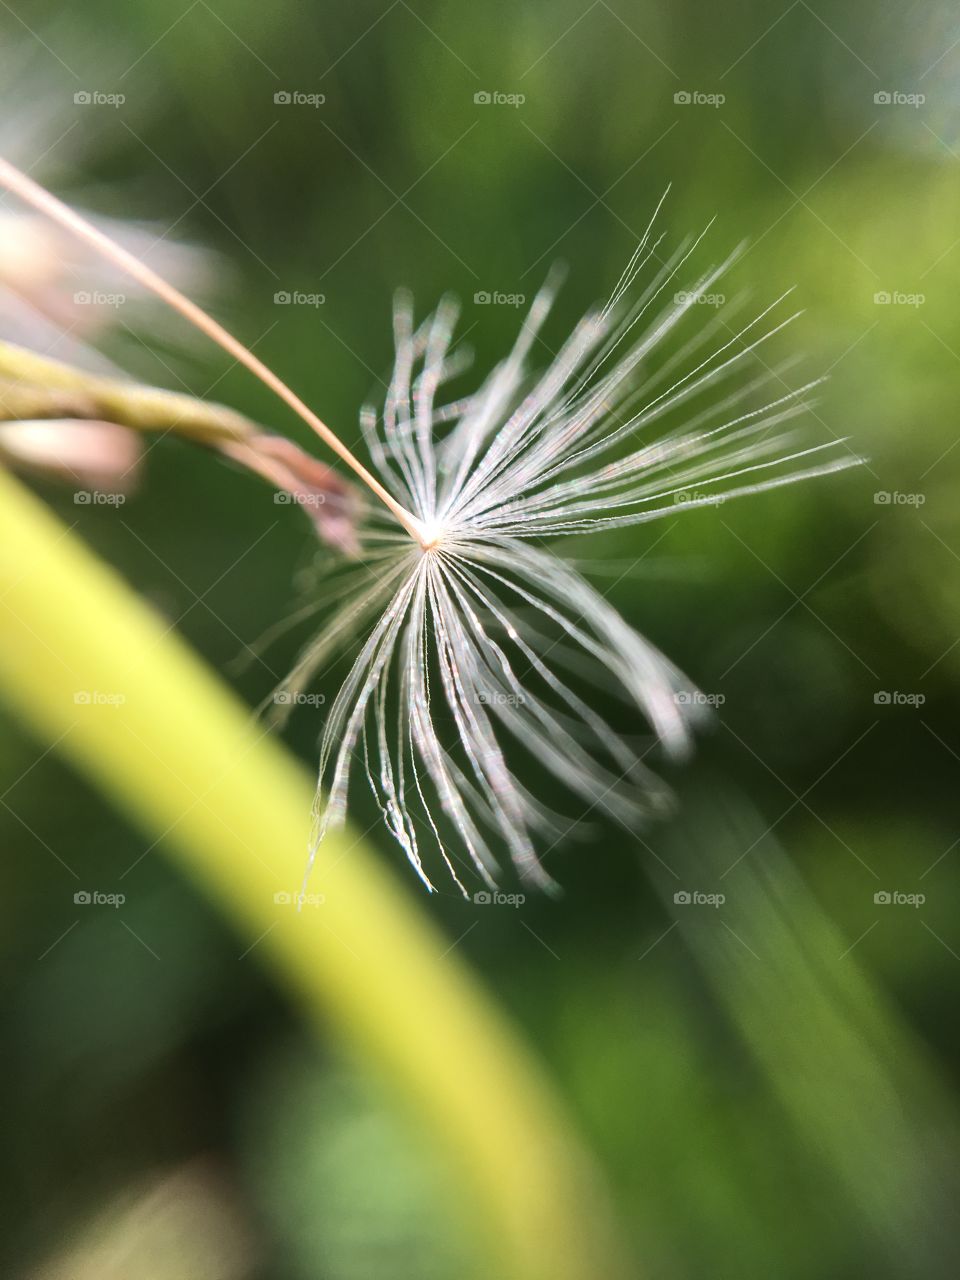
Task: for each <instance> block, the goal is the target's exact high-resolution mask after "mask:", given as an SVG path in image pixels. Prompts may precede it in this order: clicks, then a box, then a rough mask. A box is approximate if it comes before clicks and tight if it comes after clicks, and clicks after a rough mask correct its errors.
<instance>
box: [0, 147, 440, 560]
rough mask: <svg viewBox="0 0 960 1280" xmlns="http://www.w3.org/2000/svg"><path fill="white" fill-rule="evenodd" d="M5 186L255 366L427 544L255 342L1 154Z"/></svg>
mask: <svg viewBox="0 0 960 1280" xmlns="http://www.w3.org/2000/svg"><path fill="white" fill-rule="evenodd" d="M0 186H4V187H6V188H7V190H8V191H12V192H13V194H14V195H16V196H19V198H20V199H21V200H23V201H25V202H26V203H27V204H29V205H30V206H31V207H32V208H34V209H36V210H37V211H38V212H40V213H43V214H46V216H47V217H49V218H51V219H52V220H53V221H54V222H56V223H58V225H59V226H61V227H64V228H65V229H66V230H67V231H70V232H72V233H73V234H74V235H75V236H77V237H78V238H79V239H81V240H83V241H84V242H85V243H87V244H88V245H90V246H91V247H92V248H93V249H95V250H96V251H97V253H99V254H101V255H102V256H103V257H104V258H106V259H107V260H108V261H110V262H112V263H114V265H115V266H118V267H120V268H121V269H122V270H124V271H126V272H127V274H128V275H130V276H131V277H132V278H133V279H134V280H136V281H137V282H138V283H139V284H141V285H143V287H144V288H145V289H148V290H149V291H150V292H151V293H154V294H156V295H157V297H158V298H161V299H162V300H163V301H164V302H166V303H167V305H168V306H170V307H172V308H173V310H174V311H178V312H179V313H180V315H182V316H183V317H184V319H186V320H189V321H190V323H191V324H192V325H194V326H195V327H196V328H197V329H199V330H200V331H201V332H202V333H205V334H206V335H207V337H208V338H210V339H211V340H212V341H213V342H216V343H217V344H218V345H219V346H221V347H222V348H223V349H224V351H226V352H227V353H228V354H229V355H231V356H233V358H234V359H235V360H236V361H237V362H238V363H239V364H242V365H244V366H245V367H246V368H247V369H249V370H250V372H251V373H252V374H254V375H255V376H256V377H257V378H259V379H260V381H261V382H263V383H264V384H265V385H266V386H268V387H269V388H270V390H271V391H272V392H273V393H274V394H275V395H277V396H279V398H280V399H281V400H283V401H284V403H285V404H288V405H289V406H290V408H291V409H293V411H294V412H295V413H296V414H298V415H299V416H300V417H301V418H302V419H303V420H304V422H306V423H307V424H308V425H309V426H310V427H312V428H313V430H314V431H315V432H316V433H317V435H318V436H319V437H320V439H321V440H323V442H324V443H325V444H326V445H327V446H328V447H329V448H330V449H332V450H333V451H334V453H336V454H337V456H338V457H340V458H341V459H342V460H343V461H344V462H345V463H346V464H347V466H348V467H350V468H351V469H352V470H353V471H354V472H356V474H357V475H358V476H359V477H360V479H361V480H362V481H363V483H364V484H365V485H367V486H368V487H369V488H370V489H371V490H372V491H373V492H374V493H375V494H376V495H377V497H378V498H379V499H380V500H381V502H383V503H384V505H385V506H386V507H387V508H388V510H389V511H390V512H392V514H393V515H394V516H395V517H396V518H397V520H398V521H399V522H400V524H401V525H402V526H403V528H404V529H406V531H407V533H409V534H410V536H411V537H412V538H414V539H415V540H416V541H417V542H419V543H420V544H421V546H425V545H426V542H427V541H429V539H426V540H425V534H424V530H423V527H422V525H421V523H420V521H419V520H418V519H417V517H416V516H415V515H413V514H412V512H410V511H408V510H407V509H406V507H403V506H401V505H400V503H399V502H397V500H396V498H394V497H393V495H392V494H390V493H388V491H387V490H386V489H385V488H384V487H383V485H382V484H381V483H380V481H379V480H378V479H377V478H376V476H374V475H373V474H372V473H371V472H370V471H368V470H367V468H366V467H365V466H364V465H363V463H362V462H361V461H360V459H359V458H358V457H356V456H355V454H353V453H352V452H351V451H350V450H349V449H348V448H347V446H346V445H345V444H344V443H343V441H342V440H341V439H340V437H339V436H338V435H337V434H336V433H335V432H334V431H332V430H331V429H330V427H328V426H327V425H326V423H325V422H322V421H321V420H320V418H318V417H317V415H316V414H315V413H314V412H313V410H312V409H311V408H309V407H308V405H306V404H305V403H304V401H303V400H301V399H300V397H299V396H298V395H297V394H296V392H295V391H292V390H291V388H290V387H288V386H287V384H286V383H285V382H284V381H283V379H282V378H279V377H278V376H277V375H276V374H275V373H274V372H273V370H272V369H269V368H268V367H267V366H266V365H265V364H264V363H263V361H262V360H259V359H258V358H257V357H256V356H255V355H254V354H253V352H252V351H250V350H249V348H247V347H245V346H244V345H243V343H242V342H240V341H239V339H237V338H235V337H234V336H233V334H232V333H229V332H228V331H227V330H226V329H225V328H224V327H223V325H221V324H219V323H218V322H217V321H216V320H214V319H213V317H212V316H209V315H207V313H206V312H205V311H204V310H203V308H202V307H198V306H197V304H196V303H195V302H191V301H190V299H189V298H188V297H186V296H185V295H184V294H182V293H181V292H180V290H179V289H175V288H174V286H173V285H172V284H169V283H168V282H167V281H166V280H164V279H163V277H162V276H159V275H157V273H156V272H155V271H153V270H151V268H150V267H148V266H147V265H146V263H144V262H141V261H140V259H139V258H137V257H136V256H135V255H134V254H132V253H130V252H129V250H127V249H124V248H123V246H122V245H119V244H117V243H116V242H115V241H114V240H112V239H111V238H110V236H108V235H106V234H105V233H104V232H103V231H100V230H99V229H98V228H97V227H95V226H93V224H92V223H90V222H88V221H87V220H86V218H84V217H82V216H81V215H80V214H79V213H77V212H76V211H75V210H73V209H71V208H70V206H69V205H66V204H64V203H63V201H62V200H58V199H57V197H56V196H54V195H51V193H50V192H49V191H47V190H46V189H45V188H44V187H41V186H40V184H39V183H37V182H34V180H33V179H32V178H29V177H27V175H26V174H25V173H21V171H20V170H19V169H17V168H16V166H15V165H12V164H11V163H10V162H9V160H4V159H3V158H2V157H0Z"/></svg>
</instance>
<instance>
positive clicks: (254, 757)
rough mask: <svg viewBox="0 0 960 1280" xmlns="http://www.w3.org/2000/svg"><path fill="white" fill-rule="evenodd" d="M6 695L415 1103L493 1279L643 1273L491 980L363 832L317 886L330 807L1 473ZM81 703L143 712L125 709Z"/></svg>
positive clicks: (305, 1002)
mask: <svg viewBox="0 0 960 1280" xmlns="http://www.w3.org/2000/svg"><path fill="white" fill-rule="evenodd" d="M0 625H2V626H3V643H2V645H0V692H2V693H3V694H4V695H5V697H6V699H7V700H8V701H9V702H10V703H11V704H12V705H13V706H14V707H15V708H16V709H17V710H18V711H19V714H20V715H21V716H22V718H23V720H24V721H25V722H26V723H27V724H28V725H29V726H30V727H31V728H32V730H33V731H34V732H35V733H36V734H37V736H39V737H40V738H41V739H42V740H43V741H44V742H47V743H59V748H60V749H61V750H62V751H64V752H65V753H66V754H67V755H68V756H69V757H70V758H71V759H72V760H73V762H74V763H75V764H76V766H77V767H78V768H79V769H80V770H81V771H82V772H84V773H86V774H87V775H89V776H90V777H91V778H92V779H93V781H94V782H95V783H96V784H97V785H98V786H99V787H100V788H101V789H102V790H103V791H104V793H105V794H106V795H107V796H108V797H109V798H110V799H112V800H114V801H115V802H116V803H117V804H118V805H120V806H121V807H122V808H123V809H125V810H126V811H127V812H128V813H129V814H130V816H131V817H132V818H133V819H134V820H135V821H136V822H137V823H138V824H139V825H140V826H141V827H143V828H144V829H145V830H146V831H147V832H148V833H149V834H150V835H151V836H152V837H157V838H162V845H163V847H164V848H165V849H168V850H169V851H170V852H171V853H172V854H175V856H176V857H177V858H178V859H179V860H180V862H181V863H182V865H183V866H184V868H185V870H186V871H187V872H188V873H189V874H190V876H192V877H193V878H194V879H195V880H196V881H197V883H198V885H199V886H200V887H201V888H202V889H203V890H204V891H205V892H206V893H207V894H209V896H210V897H211V898H212V899H213V900H214V901H215V902H216V904H217V905H218V906H219V907H220V908H221V909H222V910H223V911H224V912H225V913H226V914H227V915H228V916H229V917H230V918H231V919H232V920H233V922H234V923H235V925H236V926H237V928H238V929H239V930H241V931H242V933H243V934H244V936H245V937H247V938H248V939H250V945H251V947H255V949H254V950H253V952H252V955H253V956H254V957H258V958H259V957H262V958H263V959H264V960H269V961H270V962H271V963H272V964H273V966H274V968H275V970H276V972H277V974H278V976H279V978H280V980H281V981H282V982H283V983H284V984H285V985H286V986H287V988H289V989H290V990H291V991H292V992H293V993H294V995H295V997H296V998H297V999H298V1000H299V1002H300V1005H301V1007H302V1009H303V1012H304V1014H305V1016H306V1017H307V1018H308V1019H309V1020H310V1021H311V1022H313V1023H314V1024H316V1025H317V1026H319V1027H325V1026H326V1022H327V1020H328V1019H329V1020H331V1021H333V1022H334V1023H335V1024H336V1025H337V1026H338V1027H339V1030H340V1031H341V1032H342V1034H343V1035H344V1037H345V1038H347V1039H348V1040H349V1041H350V1042H351V1043H352V1044H353V1045H354V1046H355V1047H356V1048H358V1049H359V1050H360V1051H361V1053H362V1054H363V1055H364V1057H365V1058H366V1060H367V1061H368V1062H369V1063H370V1064H371V1066H373V1067H375V1068H376V1070H377V1071H378V1072H379V1073H380V1075H381V1076H382V1077H383V1078H384V1079H385V1080H387V1081H388V1082H390V1083H391V1084H392V1085H393V1086H394V1087H395V1088H396V1089H397V1090H399V1091H400V1093H401V1095H402V1096H403V1097H404V1099H405V1100H406V1103H407V1104H408V1106H409V1107H411V1108H412V1109H413V1111H414V1113H415V1114H416V1116H417V1118H418V1119H419V1121H420V1123H421V1125H422V1126H423V1127H424V1128H425V1129H426V1130H427V1132H428V1133H429V1134H430V1135H431V1137H432V1139H433V1140H434V1142H435V1144H436V1146H437V1148H438V1149H439V1150H440V1151H441V1152H442V1153H443V1154H444V1155H445V1157H446V1160H447V1167H448V1169H449V1172H450V1176H451V1178H452V1179H453V1185H455V1186H457V1187H458V1188H462V1191H463V1204H464V1208H465V1218H467V1217H468V1218H469V1219H470V1220H471V1221H472V1223H473V1224H474V1226H475V1227H476V1229H477V1232H478V1239H479V1240H481V1241H482V1242H483V1248H484V1250H485V1251H486V1253H487V1254H490V1255H493V1256H492V1257H491V1259H490V1267H491V1268H492V1269H491V1270H490V1274H492V1275H496V1276H497V1277H498V1278H499V1277H508V1278H509V1280H596V1278H597V1277H601V1276H602V1277H604V1280H609V1278H611V1277H616V1276H619V1275H621V1274H622V1268H621V1263H620V1261H619V1257H620V1255H619V1251H618V1249H617V1247H616V1245H615V1243H614V1232H613V1230H612V1228H611V1226H610V1217H609V1208H608V1206H607V1204H606V1202H605V1200H604V1196H603V1193H602V1192H601V1190H600V1188H599V1184H598V1180H597V1178H596V1175H595V1173H594V1170H593V1168H592V1166H591V1164H590V1161H589V1160H588V1158H587V1157H586V1156H585V1155H584V1153H583V1152H582V1151H581V1150H580V1148H579V1147H578V1145H577V1144H576V1142H575V1140H574V1139H573V1138H572V1136H571V1134H570V1132H569V1129H568V1126H567V1123H566V1122H565V1120H564V1118H563V1115H562V1112H561V1108H560V1106H559V1105H558V1103H557V1101H556V1100H555V1098H554V1097H553V1095H552V1091H551V1089H550V1087H549V1085H548V1084H547V1082H546V1081H545V1080H544V1078H543V1076H542V1075H541V1074H540V1072H539V1071H538V1069H537V1067H536V1065H535V1064H534V1062H533V1061H532V1060H531V1058H530V1057H529V1056H528V1054H527V1052H526V1051H525V1049H524V1048H523V1046H522V1045H521V1044H520V1043H519V1042H518V1040H517V1039H516V1037H515V1035H514V1033H513V1032H512V1031H511V1029H510V1028H509V1026H508V1025H507V1024H506V1023H505V1022H504V1020H503V1019H502V1017H501V1016H500V1015H499V1013H498V1012H497V1010H496V1009H495V1007H494V1006H493V1005H492V1003H491V1002H490V1000H489V998H488V997H487V996H486V995H485V994H484V992H483V991H482V990H481V989H480V987H479V986H478V984H477V983H476V981H475V979H474V978H473V977H472V976H471V975H470V973H469V972H468V971H467V969H466V968H465V967H464V966H463V965H462V963H461V962H460V961H459V960H458V959H457V956H456V954H455V952H453V951H451V950H450V947H449V942H448V940H447V939H446V938H445V937H444V936H443V935H442V934H441V933H440V932H439V931H438V930H436V929H435V928H434V926H433V925H432V924H431V923H430V922H429V921H428V920H427V919H426V917H425V916H424V914H423V912H422V911H421V910H420V909H419V908H418V907H417V906H416V905H415V904H414V903H413V901H412V900H411V898H410V897H409V896H408V891H407V890H406V889H403V888H401V887H399V885H398V884H397V883H395V881H394V879H393V876H392V875H390V874H388V873H387V872H386V871H385V870H384V869H383V868H382V867H381V866H380V865H379V864H378V862H377V861H376V860H375V859H374V857H373V856H372V855H371V853H370V852H369V851H368V850H367V849H366V848H365V847H364V845H363V843H362V842H361V841H359V840H357V839H356V838H355V837H354V836H353V835H351V834H350V833H349V832H347V833H345V834H340V835H339V836H337V837H331V838H329V839H327V840H326V841H324V843H323V844H322V845H321V848H320V852H319V856H318V860H317V866H316V870H315V872H314V874H313V877H312V879H311V883H310V889H311V891H315V892H317V893H322V894H323V895H324V896H325V902H324V904H323V905H322V906H321V907H319V908H317V909H316V910H303V911H301V912H297V911H296V910H294V909H292V908H291V907H289V906H284V905H278V904H277V903H276V902H275V895H276V894H277V893H278V892H283V891H287V892H294V893H295V892H296V891H297V889H298V887H299V885H300V883H301V879H302V875H303V868H304V865H305V857H306V845H307V838H308V834H309V827H310V809H311V802H312V799H313V787H312V783H311V781H310V779H309V778H308V777H307V776H305V774H304V772H303V770H302V769H301V767H300V766H299V765H298V764H296V763H295V762H294V761H293V760H292V759H291V758H290V757H289V756H288V755H287V753H286V752H285V751H284V750H283V749H282V747H280V746H279V745H278V744H277V742H276V741H275V740H273V739H272V738H271V737H269V736H265V734H264V731H263V730H262V728H260V727H259V726H258V725H257V724H256V723H255V722H254V721H253V719H252V717H251V715H250V713H249V711H248V710H247V708H246V707H244V706H242V705H241V704H239V703H238V702H237V701H236V700H235V699H234V697H233V696H232V694H231V693H230V692H229V691H228V690H227V689H226V688H224V687H223V686H221V685H220V684H219V683H218V682H217V681H216V679H215V678H214V677H213V676H212V675H211V673H210V672H209V671H208V670H207V669H206V668H205V667H204V666H203V665H202V664H201V662H200V661H199V660H198V659H197V658H196V657H194V656H193V654H192V653H191V652H190V651H189V650H188V649H187V647H186V646H185V645H184V644H183V642H182V641H180V640H179V639H178V638H177V637H175V636H174V635H173V634H172V633H170V632H169V630H167V629H166V627H165V625H164V623H163V621H162V620H161V619H160V618H158V617H157V616H155V615H154V614H153V612H152V611H151V610H150V609H149V608H148V607H147V606H146V605H145V604H144V603H143V602H141V601H140V600H138V599H137V598H136V597H135V596H134V595H133V594H132V593H131V592H130V590H129V589H128V588H127V587H126V586H125V585H124V584H123V583H122V582H121V581H120V580H119V579H118V578H117V577H116V576H115V575H114V573H113V572H112V571H111V570H110V569H109V568H108V567H106V566H105V565H104V564H102V563H101V562H100V561H99V560H97V559H96V558H95V557H94V556H93V555H92V553H91V552H90V551H88V550H87V549H86V548H85V547H84V546H83V544H82V543H80V542H79V541H77V540H76V539H74V538H73V537H72V536H71V535H70V534H69V533H68V532H67V531H66V529H65V527H64V526H63V525H62V524H61V523H60V522H59V521H58V520H57V519H56V518H55V517H54V516H53V515H52V514H51V513H50V512H49V511H48V510H47V509H46V508H45V507H44V506H43V505H42V504H41V503H40V502H39V501H38V500H37V499H35V498H34V497H33V496H32V495H31V494H30V493H29V492H27V491H26V490H25V489H24V488H23V487H22V486H20V485H19V484H18V483H17V482H16V481H15V480H14V479H12V478H11V477H10V476H8V475H6V474H4V473H2V472H0ZM82 691H87V692H91V693H92V692H94V691H96V692H99V693H112V694H122V696H123V699H124V701H123V702H122V703H121V704H120V705H116V700H113V702H112V703H110V704H107V703H102V702H101V701H98V700H97V699H95V698H94V699H92V700H91V701H90V702H88V703H78V702H77V700H76V695H77V694H78V693H80V692H82Z"/></svg>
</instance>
